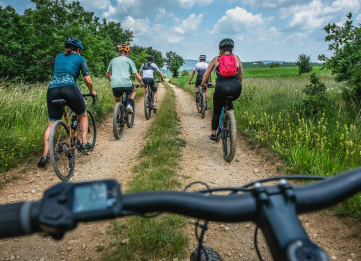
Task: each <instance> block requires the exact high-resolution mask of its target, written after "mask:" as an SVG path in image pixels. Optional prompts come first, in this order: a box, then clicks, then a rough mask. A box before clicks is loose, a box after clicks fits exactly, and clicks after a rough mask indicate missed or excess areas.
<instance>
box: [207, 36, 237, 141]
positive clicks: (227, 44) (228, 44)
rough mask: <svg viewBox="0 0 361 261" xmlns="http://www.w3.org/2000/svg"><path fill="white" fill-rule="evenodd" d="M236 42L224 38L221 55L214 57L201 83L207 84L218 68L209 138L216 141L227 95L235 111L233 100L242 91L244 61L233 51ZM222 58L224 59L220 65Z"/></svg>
mask: <svg viewBox="0 0 361 261" xmlns="http://www.w3.org/2000/svg"><path fill="white" fill-rule="evenodd" d="M233 47H234V42H233V40H232V39H230V38H226V39H223V40H222V41H221V42H220V43H219V55H218V56H216V57H214V58H213V59H212V61H211V63H210V64H209V66H208V68H207V70H206V72H205V73H204V76H203V80H202V83H201V85H202V86H206V82H207V79H208V77H209V76H210V75H211V72H212V70H213V69H214V68H216V70H215V71H216V74H217V80H216V86H215V91H214V95H213V117H212V134H211V135H210V136H209V139H210V140H211V141H212V142H214V141H216V140H217V136H216V132H217V128H218V123H219V117H220V115H221V112H222V107H223V105H224V104H225V102H226V97H227V96H232V97H233V98H232V99H231V100H229V101H230V104H229V110H230V111H233V103H232V101H234V100H237V99H238V97H239V96H240V95H241V92H242V80H243V67H242V62H241V60H240V59H239V57H238V56H237V55H234V54H233V53H232V52H233ZM220 60H221V61H222V63H221V66H220ZM225 63H227V65H228V64H234V65H235V64H237V66H234V68H232V67H229V68H226V66H224V64H225Z"/></svg>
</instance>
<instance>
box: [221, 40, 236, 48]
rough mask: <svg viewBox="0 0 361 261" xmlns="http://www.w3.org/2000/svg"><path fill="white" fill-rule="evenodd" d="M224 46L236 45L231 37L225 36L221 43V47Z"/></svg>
mask: <svg viewBox="0 0 361 261" xmlns="http://www.w3.org/2000/svg"><path fill="white" fill-rule="evenodd" d="M222 47H232V48H233V47H234V42H233V40H232V39H231V38H225V39H223V40H222V41H221V42H220V43H219V49H221V48H222Z"/></svg>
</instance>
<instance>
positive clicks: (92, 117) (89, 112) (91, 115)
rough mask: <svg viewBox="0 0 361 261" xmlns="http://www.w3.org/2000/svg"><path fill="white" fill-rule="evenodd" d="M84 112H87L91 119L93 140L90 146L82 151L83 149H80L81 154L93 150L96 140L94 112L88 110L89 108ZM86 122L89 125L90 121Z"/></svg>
mask: <svg viewBox="0 0 361 261" xmlns="http://www.w3.org/2000/svg"><path fill="white" fill-rule="evenodd" d="M86 112H87V114H89V115H90V118H91V119H92V122H93V123H92V125H93V128H94V137H93V142H92V144H91V145H92V147H91V148H90V149H88V150H86V151H83V150H80V152H81V153H83V154H88V153H89V152H92V151H93V150H94V147H95V143H96V140H97V125H96V123H95V117H94V114H93V113H92V112H91V111H90V110H89V109H86ZM88 124H89V125H90V122H89V121H88Z"/></svg>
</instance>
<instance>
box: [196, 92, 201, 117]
mask: <svg viewBox="0 0 361 261" xmlns="http://www.w3.org/2000/svg"><path fill="white" fill-rule="evenodd" d="M200 96H201V97H202V95H200ZM201 97H199V100H198V101H196V104H197V111H198V112H199V113H201V111H202V105H201V103H202V102H201V100H202V99H201Z"/></svg>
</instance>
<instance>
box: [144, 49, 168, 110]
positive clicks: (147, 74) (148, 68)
mask: <svg viewBox="0 0 361 261" xmlns="http://www.w3.org/2000/svg"><path fill="white" fill-rule="evenodd" d="M155 71H157V72H158V73H159V76H160V78H161V81H164V80H163V74H162V72H161V71H160V70H159V68H158V66H157V65H156V64H155V63H154V57H153V56H152V55H149V56H148V58H147V62H146V63H143V65H142V67H141V68H140V71H139V74H140V76H141V77H142V78H143V79H142V80H143V83H144V84H149V85H150V88H151V89H152V91H153V93H154V103H153V109H154V110H156V109H157V97H158V94H157V86H156V85H155V82H154V78H153V77H154V75H153V74H154V72H155ZM143 94H144V97H145V95H146V94H147V88H146V87H145V85H144V89H143Z"/></svg>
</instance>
